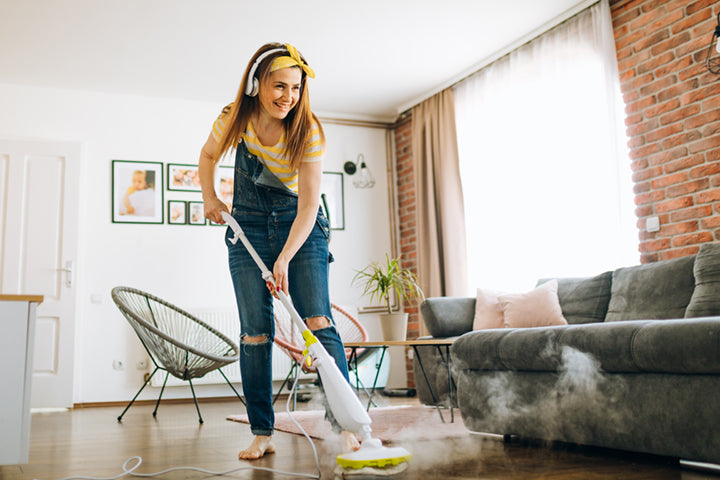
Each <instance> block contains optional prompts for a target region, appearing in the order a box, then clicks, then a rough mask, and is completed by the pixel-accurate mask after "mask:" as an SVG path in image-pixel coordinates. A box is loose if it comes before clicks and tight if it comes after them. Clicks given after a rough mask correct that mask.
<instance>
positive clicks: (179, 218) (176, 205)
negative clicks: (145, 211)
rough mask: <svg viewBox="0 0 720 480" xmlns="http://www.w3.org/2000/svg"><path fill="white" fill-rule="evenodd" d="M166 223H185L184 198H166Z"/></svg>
mask: <svg viewBox="0 0 720 480" xmlns="http://www.w3.org/2000/svg"><path fill="white" fill-rule="evenodd" d="M167 204H168V208H167V209H168V221H167V222H168V224H169V225H186V224H187V211H188V206H187V202H186V201H185V200H168V202H167Z"/></svg>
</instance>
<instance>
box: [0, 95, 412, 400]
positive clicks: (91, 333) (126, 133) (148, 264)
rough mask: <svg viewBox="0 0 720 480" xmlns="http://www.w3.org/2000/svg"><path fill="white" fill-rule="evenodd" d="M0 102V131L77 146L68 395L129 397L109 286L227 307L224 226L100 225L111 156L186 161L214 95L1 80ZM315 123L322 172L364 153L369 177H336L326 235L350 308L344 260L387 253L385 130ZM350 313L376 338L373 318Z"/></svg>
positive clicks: (132, 378) (126, 355)
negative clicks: (338, 200)
mask: <svg viewBox="0 0 720 480" xmlns="http://www.w3.org/2000/svg"><path fill="white" fill-rule="evenodd" d="M233 94H234V92H229V93H228V96H229V97H231V96H232V95H233ZM0 105H2V110H0V137H5V138H11V139H36V140H61V141H76V142H81V143H82V144H83V146H84V158H83V166H82V172H83V173H82V191H81V203H82V206H81V212H80V218H81V226H80V238H81V240H80V257H79V258H78V261H77V269H78V277H77V285H78V287H77V288H78V298H79V304H78V308H77V318H76V328H77V335H76V355H75V358H76V379H75V392H74V401H75V403H90V402H106V401H125V400H128V399H130V398H132V396H133V395H134V394H135V392H136V391H137V389H138V388H139V387H140V385H141V384H142V373H143V372H140V371H138V370H137V369H136V368H135V364H136V363H137V361H138V360H142V359H144V357H145V353H144V351H143V349H142V346H141V345H140V343H139V341H138V340H137V337H136V336H135V334H134V333H133V331H132V330H131V329H130V327H129V325H128V324H127V323H126V321H125V320H124V319H123V317H122V316H121V315H120V313H119V312H118V310H117V309H116V307H115V306H114V304H113V302H112V300H111V298H110V290H111V288H112V287H114V286H116V285H129V286H134V287H136V288H140V289H143V290H147V291H149V292H151V293H154V294H156V295H158V296H159V297H161V298H165V299H167V300H168V301H170V302H173V303H177V304H179V305H180V306H182V307H184V308H187V309H193V308H234V307H233V306H234V299H233V293H232V289H231V284H230V278H229V274H228V272H227V260H226V250H225V247H224V244H223V240H222V237H223V233H224V229H223V228H219V227H211V226H207V227H197V226H189V225H188V226H177V225H167V224H164V225H131V224H113V223H111V220H110V209H111V204H110V201H111V199H110V185H111V171H110V162H111V160H113V159H121V160H139V161H153V162H162V163H164V164H167V163H189V164H192V163H196V162H197V158H198V153H199V151H200V148H201V146H202V144H203V143H204V141H205V139H206V138H207V135H208V133H209V130H210V127H211V124H212V122H213V120H214V119H215V117H216V116H217V114H218V112H219V110H220V109H221V108H222V106H223V105H216V104H209V103H202V102H194V101H185V100H177V99H166V98H148V97H138V96H127V95H116V94H104V93H96V92H85V91H74V90H60V89H50V88H37V87H25V86H15V85H2V84H0ZM325 130H326V135H327V138H328V149H327V157H326V163H325V165H324V170H326V171H336V172H340V171H342V164H343V163H344V162H345V161H347V160H355V159H356V157H357V155H358V153H363V154H364V156H365V159H366V162H367V164H368V165H369V167H370V168H371V170H372V171H373V173H374V174H375V178H376V180H377V184H376V185H375V187H374V188H373V189H370V190H360V189H355V188H353V186H352V182H351V178H350V177H347V176H345V178H344V180H345V230H336V231H333V237H332V241H331V244H330V248H331V251H332V252H333V254H334V256H335V258H336V262H335V263H334V264H333V265H332V266H331V277H330V280H331V298H332V300H333V301H334V302H335V303H338V304H340V305H345V306H349V307H351V308H352V307H357V306H360V305H362V304H365V303H367V301H366V300H365V299H361V298H359V293H360V290H359V287H351V285H350V283H351V279H352V276H353V275H354V273H355V270H358V269H361V268H363V267H364V266H365V265H366V264H367V263H368V262H369V261H371V260H375V259H378V260H379V259H382V258H383V256H384V254H385V252H386V251H388V252H389V251H390V234H389V231H388V229H389V213H388V210H389V209H388V204H389V200H388V195H387V192H388V190H387V178H386V167H387V162H388V159H387V152H386V131H385V130H384V129H381V128H370V127H358V126H344V125H339V124H332V123H327V124H325ZM164 173H165V170H164ZM38 194H41V192H38ZM168 199H178V200H197V201H199V200H200V194H199V193H185V192H168V191H165V196H164V202H165V207H166V206H167V205H166V202H167V200H168ZM91 297H94V298H95V301H91ZM361 320H362V321H363V322H364V323H366V324H367V326H368V328H369V330H370V331H371V335H372V336H373V337H374V338H379V335H380V334H379V329H378V327H377V319H376V317H375V316H374V315H362V318H361ZM113 360H122V361H123V362H124V364H125V365H126V368H125V370H124V371H118V370H114V369H113V368H112V363H113ZM396 363H397V364H401V363H403V362H400V361H397V362H396ZM398 367H400V369H401V370H398V371H396V373H395V374H394V375H392V376H391V378H395V380H393V381H392V383H393V385H398V386H402V385H404V368H403V367H402V366H401V365H398ZM147 390H148V389H146V392H143V396H141V398H156V396H157V391H156V390H154V389H150V390H149V391H147ZM169 390H170V391H168V392H167V393H166V394H165V396H166V397H168V398H172V397H187V396H189V395H190V393H189V389H187V388H186V387H174V388H171V389H169ZM197 390H198V394H199V395H200V396H207V395H222V396H227V395H231V394H232V393H231V392H230V390H229V389H228V387H227V386H223V385H218V386H199V387H198V389H197Z"/></svg>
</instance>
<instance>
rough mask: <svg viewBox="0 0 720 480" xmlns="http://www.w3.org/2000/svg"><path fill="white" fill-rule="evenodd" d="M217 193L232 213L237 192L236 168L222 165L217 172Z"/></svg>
mask: <svg viewBox="0 0 720 480" xmlns="http://www.w3.org/2000/svg"><path fill="white" fill-rule="evenodd" d="M217 172H218V174H217V175H216V178H217V186H216V188H215V190H216V191H217V194H218V198H220V200H222V201H223V203H224V204H225V205H227V207H228V210H230V211H232V203H233V193H234V191H235V168H234V167H230V166H226V165H220V166H219V167H218V170H217Z"/></svg>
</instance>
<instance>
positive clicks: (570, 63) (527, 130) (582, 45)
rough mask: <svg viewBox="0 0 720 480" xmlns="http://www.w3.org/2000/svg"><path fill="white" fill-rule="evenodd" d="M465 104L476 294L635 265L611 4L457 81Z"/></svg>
mask: <svg viewBox="0 0 720 480" xmlns="http://www.w3.org/2000/svg"><path fill="white" fill-rule="evenodd" d="M608 35H609V37H608ZM455 96H456V112H457V113H456V115H457V128H458V146H459V154H460V171H461V175H462V179H463V191H464V196H465V215H466V223H467V237H468V238H467V245H468V275H469V287H470V289H471V292H469V293H470V294H472V295H474V292H475V289H476V288H478V287H480V288H493V289H498V290H506V291H519V290H527V289H529V288H532V287H533V286H534V285H535V282H536V281H537V279H538V278H542V277H556V276H558V277H569V276H591V275H596V274H599V273H601V272H603V271H606V270H611V269H614V268H617V267H618V266H624V265H631V264H634V263H637V260H638V255H637V233H636V230H635V227H634V206H633V202H632V186H631V173H630V168H629V164H630V162H629V159H628V156H627V147H626V142H627V140H626V138H625V136H624V125H623V118H624V117H623V115H622V103H621V97H620V90H619V83H618V76H617V64H616V59H615V46H614V41H613V39H612V26H611V24H610V13H609V10H608V7H607V4H606V3H600V4H596V5H595V6H593V7H591V8H589V9H587V10H585V11H583V12H581V13H580V14H578V15H576V16H575V17H573V18H571V19H570V20H568V21H566V22H564V23H562V24H560V25H559V26H557V27H555V28H554V29H552V30H550V31H549V32H547V33H545V34H544V35H542V36H541V37H538V38H537V39H535V40H533V41H532V42H530V43H528V44H526V45H524V46H522V47H520V48H519V49H517V50H515V51H513V52H512V53H510V54H509V55H507V56H505V57H503V58H501V59H499V60H498V61H496V62H494V63H493V64H491V65H489V66H487V67H486V68H484V69H482V70H481V71H479V72H478V73H476V74H475V75H473V76H472V77H470V78H468V79H466V80H464V81H463V82H461V83H459V84H458V85H457V86H456V87H455Z"/></svg>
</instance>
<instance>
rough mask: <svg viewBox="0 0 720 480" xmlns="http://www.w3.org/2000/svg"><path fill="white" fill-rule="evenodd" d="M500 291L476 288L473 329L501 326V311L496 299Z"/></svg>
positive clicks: (500, 293)
mask: <svg viewBox="0 0 720 480" xmlns="http://www.w3.org/2000/svg"><path fill="white" fill-rule="evenodd" d="M502 293H503V292H497V291H495V290H483V289H480V288H478V289H477V299H476V300H475V318H474V320H473V330H483V329H486V328H503V311H502V309H501V308H500V302H499V301H498V296H499V295H502Z"/></svg>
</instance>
